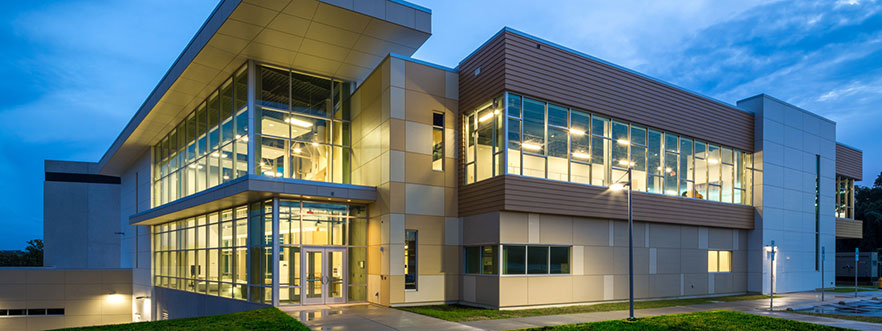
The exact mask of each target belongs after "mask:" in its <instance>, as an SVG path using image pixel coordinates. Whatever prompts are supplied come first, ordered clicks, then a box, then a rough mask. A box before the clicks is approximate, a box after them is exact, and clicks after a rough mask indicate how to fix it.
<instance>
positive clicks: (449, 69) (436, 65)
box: [380, 53, 459, 72]
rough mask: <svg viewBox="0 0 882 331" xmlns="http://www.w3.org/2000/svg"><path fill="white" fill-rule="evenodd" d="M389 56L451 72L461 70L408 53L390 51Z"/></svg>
mask: <svg viewBox="0 0 882 331" xmlns="http://www.w3.org/2000/svg"><path fill="white" fill-rule="evenodd" d="M389 57H394V58H398V59H402V60H405V61H410V62H413V63H419V64H424V65H427V66H430V67H433V68H436V69H441V70H446V71H449V72H459V70H456V69H454V68H450V67H445V66H443V65H440V64H435V63H432V62H429V61H425V60H420V59H415V58H412V57H410V56H407V55H401V54H398V53H389ZM380 63H382V61H380Z"/></svg>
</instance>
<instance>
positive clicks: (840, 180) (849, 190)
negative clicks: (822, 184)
mask: <svg viewBox="0 0 882 331" xmlns="http://www.w3.org/2000/svg"><path fill="white" fill-rule="evenodd" d="M836 217H839V218H848V219H854V179H852V178H848V177H844V176H839V175H837V176H836Z"/></svg>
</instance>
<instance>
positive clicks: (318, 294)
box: [301, 248, 346, 304]
mask: <svg viewBox="0 0 882 331" xmlns="http://www.w3.org/2000/svg"><path fill="white" fill-rule="evenodd" d="M345 253H346V251H345V248H303V259H302V261H303V268H302V269H301V270H303V271H304V272H302V273H301V275H302V277H303V282H302V283H303V285H304V291H303V303H304V304H328V303H343V302H346V295H345V293H344V292H345V289H346V277H345V275H346V270H344V268H345V266H346V264H345V263H344V261H345V259H346V257H345Z"/></svg>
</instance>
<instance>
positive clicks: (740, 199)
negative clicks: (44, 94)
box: [463, 93, 752, 204]
mask: <svg viewBox="0 0 882 331" xmlns="http://www.w3.org/2000/svg"><path fill="white" fill-rule="evenodd" d="M463 123H464V124H463V126H464V127H463V132H464V134H463V137H464V139H465V141H464V148H465V164H466V166H465V173H466V176H465V181H466V184H470V183H474V182H477V181H481V180H484V179H487V178H490V177H493V176H498V175H501V174H503V173H507V174H513V175H521V176H528V177H538V178H546V179H552V180H559V181H568V182H574V183H580V184H589V185H598V186H609V185H610V184H611V183H612V182H614V181H617V180H621V178H622V177H624V175H625V173H626V172H627V170H628V169H631V171H632V180H633V189H634V190H635V191H644V192H650V193H658V194H666V195H677V196H682V197H688V198H697V199H706V200H712V201H722V202H727V203H738V204H750V203H751V201H752V200H751V196H750V189H749V188H750V186H751V181H752V175H751V173H752V158H751V154H750V153H746V152H742V151H738V150H735V149H732V148H729V147H725V146H721V145H717V144H711V143H707V142H704V141H700V140H695V139H692V138H689V137H684V136H680V135H677V134H673V133H669V132H664V131H661V130H657V129H653V128H648V127H645V126H641V125H637V124H634V123H629V122H625V121H619V120H615V119H610V118H607V117H603V116H598V115H596V114H591V113H589V112H587V111H583V110H578V109H570V108H567V107H563V106H560V105H555V104H553V103H548V102H545V101H542V100H537V99H532V98H528V97H523V96H520V95H515V94H511V93H506V94H505V95H504V96H501V97H497V98H494V99H493V100H491V101H490V102H488V103H487V104H484V105H482V106H481V107H478V109H475V110H474V111H472V112H468V113H466V114H465V115H464V117H463ZM684 125H686V124H684ZM503 151H505V152H504V153H503Z"/></svg>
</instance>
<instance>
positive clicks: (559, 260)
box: [548, 247, 570, 274]
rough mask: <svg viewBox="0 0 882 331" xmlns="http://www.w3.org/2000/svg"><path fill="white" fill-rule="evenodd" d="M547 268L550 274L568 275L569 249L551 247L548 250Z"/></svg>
mask: <svg viewBox="0 0 882 331" xmlns="http://www.w3.org/2000/svg"><path fill="white" fill-rule="evenodd" d="M548 256H549V262H548V264H549V267H548V271H549V273H551V274H568V273H570V248H569V247H551V248H549V253H548Z"/></svg>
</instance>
